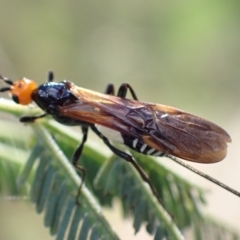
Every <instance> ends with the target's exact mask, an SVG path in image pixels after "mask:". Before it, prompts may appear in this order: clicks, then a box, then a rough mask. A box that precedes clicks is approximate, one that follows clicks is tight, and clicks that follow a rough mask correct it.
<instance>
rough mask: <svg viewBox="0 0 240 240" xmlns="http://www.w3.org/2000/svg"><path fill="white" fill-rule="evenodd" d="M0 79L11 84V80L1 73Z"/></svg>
mask: <svg viewBox="0 0 240 240" xmlns="http://www.w3.org/2000/svg"><path fill="white" fill-rule="evenodd" d="M0 79H2V80H3V81H4V82H5V83H7V84H9V85H13V81H12V80H10V79H9V78H6V77H3V76H2V75H0Z"/></svg>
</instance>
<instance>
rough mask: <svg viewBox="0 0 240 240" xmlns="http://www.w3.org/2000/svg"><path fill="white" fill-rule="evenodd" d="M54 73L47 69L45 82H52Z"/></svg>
mask: <svg viewBox="0 0 240 240" xmlns="http://www.w3.org/2000/svg"><path fill="white" fill-rule="evenodd" d="M53 79H54V74H53V71H48V75H47V82H53Z"/></svg>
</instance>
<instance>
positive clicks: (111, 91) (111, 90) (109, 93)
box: [105, 83, 115, 95]
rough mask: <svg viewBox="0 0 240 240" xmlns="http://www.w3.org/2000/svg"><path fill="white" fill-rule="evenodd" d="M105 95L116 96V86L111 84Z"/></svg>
mask: <svg viewBox="0 0 240 240" xmlns="http://www.w3.org/2000/svg"><path fill="white" fill-rule="evenodd" d="M105 94H108V95H115V90H114V85H113V84H112V83H109V84H108V85H107V87H106V90H105Z"/></svg>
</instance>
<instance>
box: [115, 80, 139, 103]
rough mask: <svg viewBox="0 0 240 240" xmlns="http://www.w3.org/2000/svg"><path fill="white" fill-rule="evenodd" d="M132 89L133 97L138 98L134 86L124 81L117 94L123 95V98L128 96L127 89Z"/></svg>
mask: <svg viewBox="0 0 240 240" xmlns="http://www.w3.org/2000/svg"><path fill="white" fill-rule="evenodd" d="M128 89H129V90H130V93H131V95H132V97H133V99H134V100H138V98H137V95H136V93H135V92H134V90H133V88H132V87H131V86H130V85H129V84H128V83H123V84H122V85H121V86H120V87H119V89H118V93H117V96H118V97H121V98H126V95H127V90H128Z"/></svg>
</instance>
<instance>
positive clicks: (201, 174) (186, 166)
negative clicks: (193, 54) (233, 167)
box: [166, 155, 240, 197]
mask: <svg viewBox="0 0 240 240" xmlns="http://www.w3.org/2000/svg"><path fill="white" fill-rule="evenodd" d="M166 157H168V158H170V159H171V160H173V161H174V162H176V163H178V164H180V165H181V166H183V167H185V168H187V169H188V170H190V171H192V172H194V173H196V174H198V175H200V176H201V177H203V178H206V179H207V180H209V181H211V182H213V183H215V184H216V185H218V186H220V187H222V188H224V189H225V190H227V191H229V192H231V193H233V194H235V195H237V196H238V197H240V192H238V191H236V190H234V189H233V188H231V187H229V186H227V185H226V184H224V183H222V182H220V181H218V180H217V179H215V178H213V177H211V176H209V175H207V174H205V173H203V172H201V171H199V170H197V169H195V168H194V167H192V166H190V165H188V164H186V163H185V162H183V161H181V160H180V159H178V158H175V157H173V156H172V155H166Z"/></svg>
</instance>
